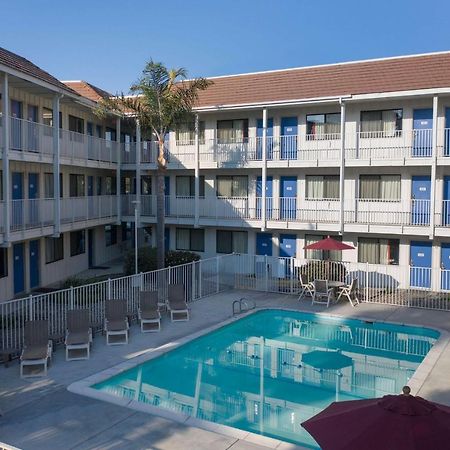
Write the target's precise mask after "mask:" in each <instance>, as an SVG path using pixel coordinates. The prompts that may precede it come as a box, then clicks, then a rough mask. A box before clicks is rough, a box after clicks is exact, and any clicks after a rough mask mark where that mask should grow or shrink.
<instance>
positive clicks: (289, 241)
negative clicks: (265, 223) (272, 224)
mask: <svg viewBox="0 0 450 450" xmlns="http://www.w3.org/2000/svg"><path fill="white" fill-rule="evenodd" d="M296 255H297V236H296V235H295V234H281V235H280V257H281V258H295V257H296Z"/></svg>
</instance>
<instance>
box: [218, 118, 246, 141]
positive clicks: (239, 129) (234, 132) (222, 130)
mask: <svg viewBox="0 0 450 450" xmlns="http://www.w3.org/2000/svg"><path fill="white" fill-rule="evenodd" d="M247 140H248V119H238V120H218V121H217V142H218V143H219V144H228V143H235V142H238V143H239V142H247Z"/></svg>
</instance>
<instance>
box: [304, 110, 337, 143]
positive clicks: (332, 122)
mask: <svg viewBox="0 0 450 450" xmlns="http://www.w3.org/2000/svg"><path fill="white" fill-rule="evenodd" d="M340 133H341V114H340V113H332V114H310V115H307V116H306V134H307V139H321V138H322V139H339V138H340ZM329 135H331V136H329Z"/></svg>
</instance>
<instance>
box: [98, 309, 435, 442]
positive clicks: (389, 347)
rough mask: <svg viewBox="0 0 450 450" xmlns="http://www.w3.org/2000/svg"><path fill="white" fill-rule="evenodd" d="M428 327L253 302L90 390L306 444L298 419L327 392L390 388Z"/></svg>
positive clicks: (430, 337) (412, 361) (409, 367)
mask: <svg viewBox="0 0 450 450" xmlns="http://www.w3.org/2000/svg"><path fill="white" fill-rule="evenodd" d="M438 337H439V333H438V332H437V331H435V330H432V329H427V328H420V327H410V326H403V325H395V324H388V323H377V322H368V321H360V320H354V319H341V318H337V317H331V316H324V315H321V314H320V315H319V314H311V313H303V312H294V311H284V310H263V311H258V312H255V313H253V314H250V315H248V316H246V317H244V318H242V319H240V320H237V321H235V322H232V323H231V324H228V325H226V326H224V327H222V328H219V329H217V330H215V331H213V332H211V333H208V334H206V335H203V336H201V337H199V338H197V339H194V340H192V341H190V342H188V343H186V344H184V345H182V346H180V347H178V348H176V349H174V350H171V351H168V352H167V353H164V354H162V355H160V356H158V357H156V358H154V359H151V360H149V361H147V362H144V363H142V364H139V365H137V366H135V367H133V368H131V369H128V370H126V371H123V372H121V373H119V374H118V375H115V376H113V377H110V378H108V379H106V380H105V381H102V382H100V383H97V384H94V385H93V386H91V387H92V388H94V389H96V390H98V391H102V392H105V393H108V394H110V395H113V396H115V397H119V398H122V399H129V400H135V401H137V402H139V403H140V404H147V405H152V406H153V407H157V408H161V409H162V410H169V411H173V412H176V413H181V414H184V415H187V416H192V417H195V418H197V419H201V420H206V421H210V422H216V423H219V424H224V425H228V426H231V427H234V428H238V429H241V430H245V431H250V432H253V433H257V434H261V435H265V436H270V437H273V438H276V439H280V440H283V441H288V442H292V443H297V444H300V445H303V446H307V447H312V448H315V447H316V446H317V444H316V443H315V442H314V440H313V439H312V438H311V437H310V436H309V435H308V433H306V431H304V430H303V428H302V427H301V426H300V423H301V422H303V421H305V420H306V419H308V418H309V417H311V416H313V415H315V414H317V413H318V412H320V411H321V410H322V409H324V408H325V407H326V406H328V405H329V404H330V403H331V402H333V401H335V400H353V399H358V398H369V397H377V396H382V395H385V394H390V393H398V392H399V391H400V390H401V388H402V386H403V385H405V384H407V382H408V380H409V379H410V378H411V377H412V375H413V374H414V372H415V370H416V368H417V367H418V366H419V364H420V363H421V361H422V360H423V359H424V357H425V356H426V354H427V353H428V351H429V350H430V349H431V347H432V346H433V344H434V343H435V342H436V340H437V339H438Z"/></svg>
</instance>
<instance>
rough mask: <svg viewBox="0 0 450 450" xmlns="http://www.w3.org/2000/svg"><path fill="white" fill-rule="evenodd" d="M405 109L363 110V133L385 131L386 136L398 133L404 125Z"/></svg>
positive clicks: (361, 127)
mask: <svg viewBox="0 0 450 450" xmlns="http://www.w3.org/2000/svg"><path fill="white" fill-rule="evenodd" d="M402 122H403V109H387V110H380V111H361V124H360V129H361V132H362V133H375V132H383V135H384V136H388V137H392V136H395V135H398V134H399V133H398V132H400V131H401V130H402V126H403V123H402Z"/></svg>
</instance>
